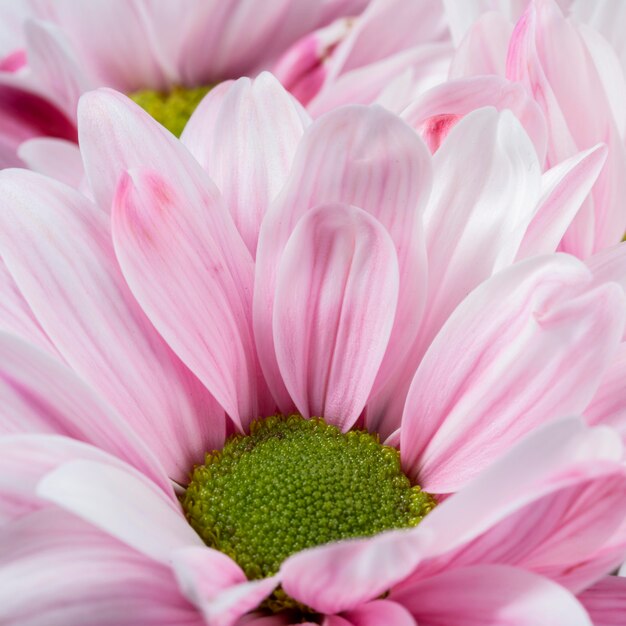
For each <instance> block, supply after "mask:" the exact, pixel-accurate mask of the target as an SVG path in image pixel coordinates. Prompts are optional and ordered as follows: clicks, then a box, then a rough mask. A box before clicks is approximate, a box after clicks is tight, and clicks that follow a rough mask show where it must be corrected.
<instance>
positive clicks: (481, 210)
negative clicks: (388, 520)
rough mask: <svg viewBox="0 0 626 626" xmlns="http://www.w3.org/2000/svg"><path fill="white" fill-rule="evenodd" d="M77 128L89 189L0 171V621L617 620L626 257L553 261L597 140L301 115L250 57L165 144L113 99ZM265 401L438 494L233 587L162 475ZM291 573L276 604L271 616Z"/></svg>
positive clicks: (493, 122) (176, 476)
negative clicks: (586, 143) (551, 146)
mask: <svg viewBox="0 0 626 626" xmlns="http://www.w3.org/2000/svg"><path fill="white" fill-rule="evenodd" d="M79 135H80V142H81V149H82V155H83V160H84V169H85V173H86V178H87V181H88V183H89V194H90V195H91V196H92V197H93V201H92V200H90V199H89V198H88V197H87V196H86V195H83V194H81V193H79V192H78V191H76V190H75V189H72V188H71V187H70V186H66V185H65V184H63V183H60V182H56V181H54V180H52V179H51V178H47V177H44V176H41V175H40V174H36V173H33V172H28V171H22V170H6V171H4V172H2V173H1V174H0V252H1V254H2V259H3V263H4V265H3V266H2V281H3V290H2V292H3V299H2V305H1V307H0V329H2V334H0V399H1V401H2V406H3V407H5V410H4V411H3V412H2V413H1V414H0V429H1V431H2V432H3V433H4V436H3V437H2V438H0V448H1V451H0V465H1V466H2V472H0V476H2V481H1V482H0V520H1V521H2V523H3V533H2V538H1V539H0V542H2V548H1V549H0V600H1V602H0V606H1V607H2V609H0V610H1V611H2V612H3V618H4V620H5V621H6V622H7V623H8V624H25V623H30V624H42V625H43V624H45V625H46V626H48V625H50V624H52V625H55V624H59V625H61V624H63V625H64V626H66V625H68V624H69V625H71V624H84V623H86V622H90V623H94V624H102V625H104V624H111V625H113V624H115V625H119V624H122V625H123V624H137V623H142V624H172V623H176V624H186V623H189V624H200V623H207V624H211V625H213V624H217V625H219V626H227V625H230V624H239V625H243V624H256V625H257V626H262V625H263V624H265V625H266V626H268V625H279V624H289V623H293V620H294V619H296V620H298V619H299V618H298V616H300V617H302V616H303V615H306V616H309V617H310V616H311V613H314V614H315V616H316V617H315V618H316V619H317V618H319V619H320V620H323V622H324V623H325V624H326V626H346V625H353V626H360V625H365V624H371V625H375V624H381V625H382V624H396V625H398V626H404V625H405V624H406V625H408V626H413V625H414V624H416V623H419V624H420V625H421V626H423V625H433V626H435V625H438V624H451V623H457V624H463V623H468V624H470V623H476V622H480V623H484V624H490V623H491V624H500V623H503V622H504V621H506V622H508V623H515V624H537V623H546V624H548V623H551V624H563V625H564V626H576V625H578V624H580V625H587V624H589V623H590V621H589V617H588V613H587V611H586V609H585V608H583V606H586V607H588V608H589V613H590V614H591V615H602V614H604V617H603V618H602V619H605V623H610V622H609V621H608V620H609V619H617V618H616V614H615V611H612V609H611V608H610V607H611V606H613V603H614V602H617V601H618V600H619V598H623V595H624V587H623V585H622V582H621V581H618V582H615V581H614V580H610V581H608V582H607V581H606V580H603V576H605V575H606V574H608V573H609V572H611V571H612V570H613V569H614V568H615V567H616V566H617V565H618V564H619V563H620V562H621V561H622V560H623V557H624V554H625V553H626V528H625V527H624V523H623V520H624V519H625V513H626V497H625V496H626V473H625V470H624V466H623V464H622V454H623V450H622V442H621V440H620V436H619V433H618V429H621V430H622V432H623V428H621V426H622V425H623V423H624V422H623V415H621V414H620V412H619V410H618V407H619V406H620V405H623V403H622V402H620V400H621V398H623V390H622V388H621V386H619V385H616V384H615V381H616V380H617V378H618V377H619V373H620V372H622V371H623V367H624V365H623V364H624V361H625V359H624V358H623V350H622V345H623V344H622V343H621V341H622V338H623V335H624V325H625V318H626V311H625V308H624V304H625V298H626V296H625V295H624V291H623V287H622V286H621V285H620V284H617V283H616V282H614V280H615V279H616V278H617V280H618V281H619V280H623V276H624V275H625V274H624V272H623V271H621V268H623V264H624V261H623V257H624V256H625V254H624V248H623V247H621V246H620V247H618V248H616V249H614V250H609V251H606V252H604V253H603V254H602V255H600V256H597V257H595V258H594V259H592V260H591V261H590V262H589V264H588V265H585V264H584V263H582V262H581V261H579V260H578V259H576V258H574V257H571V256H568V255H564V254H543V253H548V252H551V251H552V250H554V248H555V247H556V245H557V244H558V241H559V240H560V236H559V233H560V232H561V230H562V229H563V228H566V227H567V216H571V214H572V207H574V206H576V205H577V204H580V203H581V202H582V201H583V200H584V197H585V195H586V193H587V192H588V189H589V187H590V185H591V184H593V180H595V176H597V172H598V169H599V167H600V166H601V163H602V161H603V158H604V156H605V155H604V153H603V152H602V150H599V149H598V150H595V151H591V152H589V153H586V154H585V155H583V156H581V157H580V158H577V159H574V160H573V161H569V162H566V163H564V164H561V165H559V166H558V169H557V170H555V171H551V172H549V174H550V176H549V177H548V178H545V177H544V179H543V180H542V176H541V174H540V167H539V164H538V160H537V155H536V152H535V150H534V148H533V145H532V142H531V140H530V139H529V137H528V136H527V134H526V133H525V132H524V130H523V128H522V126H521V125H520V124H519V122H517V120H516V119H515V117H514V116H513V115H512V114H511V113H509V112H506V111H505V112H501V113H499V112H497V111H495V110H493V109H480V110H477V111H475V112H473V113H471V114H469V115H467V116H465V117H464V118H463V119H462V120H461V121H459V123H458V124H456V125H455V127H454V128H453V129H452V131H451V132H450V133H449V135H448V136H447V138H446V139H445V140H444V141H443V143H442V145H441V147H440V148H439V150H437V153H436V154H435V155H434V156H431V154H430V152H429V151H428V149H427V148H426V146H425V145H424V144H423V143H422V142H421V140H420V139H419V137H418V135H417V133H416V132H415V131H414V130H413V129H411V128H410V127H409V126H408V125H406V124H405V123H404V122H403V121H402V120H400V119H399V118H398V117H396V116H395V115H393V114H391V113H389V112H387V111H385V110H383V109H381V108H379V107H371V108H370V107H362V106H352V107H346V108H343V109H338V110H336V111H333V112H331V113H329V114H328V115H326V116H323V117H321V118H320V119H318V120H316V121H315V122H311V120H310V119H309V118H308V116H307V115H306V114H305V113H304V111H303V110H302V108H301V107H300V106H299V105H298V104H297V103H296V102H295V101H294V99H293V98H292V97H290V96H289V95H288V94H287V93H286V92H285V91H284V90H282V88H281V87H280V85H278V83H277V82H276V81H275V80H274V79H273V78H272V77H271V76H270V75H268V74H262V75H261V76H259V77H258V78H257V79H256V80H255V81H249V80H248V79H242V80H240V81H237V82H235V83H232V84H227V85H224V87H222V88H220V89H218V90H214V91H213V92H212V93H211V94H210V96H209V97H208V98H206V99H205V100H204V101H203V103H202V105H201V106H200V107H199V108H198V110H197V111H196V113H194V116H193V117H192V119H191V120H190V123H189V125H188V126H187V128H186V129H185V132H184V133H183V136H182V140H181V141H178V140H177V139H175V138H174V137H173V136H172V135H171V134H170V133H168V132H167V131H165V130H164V129H163V128H162V127H161V126H159V125H158V124H157V123H156V122H155V121H154V120H153V119H152V118H150V116H148V115H147V114H146V113H145V112H144V111H142V110H141V109H140V108H139V107H137V106H136V105H134V104H133V103H132V102H130V101H129V100H128V99H127V98H125V97H124V96H122V95H120V94H118V93H116V92H113V91H110V90H101V91H99V92H94V93H90V94H87V95H85V96H83V98H82V100H81V103H80V107H79ZM226 139H227V140H226ZM581 164H584V166H583V165H581ZM542 183H543V190H542ZM548 183H549V184H548ZM557 190H558V191H557ZM550 207H551V210H548V209H549V208H550ZM564 207H565V208H564ZM552 209H553V210H552ZM554 214H556V215H558V216H559V218H558V219H554V220H550V219H548V217H547V216H552V215H554ZM542 219H545V220H547V221H545V222H542V221H541V220H542ZM540 224H545V228H539V227H538V225H540ZM530 251H532V253H533V255H534V254H536V253H538V252H539V253H542V254H541V255H540V256H533V258H526V257H527V253H530ZM514 261H519V262H517V263H515V264H513V262H514ZM416 355H418V356H416ZM407 379H408V380H409V382H410V388H409V390H408V393H407V391H406V389H405V381H406V380H407ZM622 379H623V378H622ZM276 411H279V412H281V413H283V414H288V413H290V412H297V413H299V414H301V415H302V416H304V417H305V418H310V417H313V416H319V417H323V418H324V419H325V420H326V422H328V423H330V424H333V425H335V426H337V427H338V428H339V429H341V430H342V431H343V432H347V431H349V430H350V429H351V428H353V427H355V426H357V427H361V428H365V429H366V430H368V431H370V432H375V433H380V434H381V435H382V436H383V438H386V439H387V442H388V443H389V444H390V445H393V446H398V445H399V447H400V450H401V460H402V465H403V470H404V472H405V473H406V475H407V476H408V477H410V478H411V480H413V481H414V482H415V481H417V482H418V483H419V484H420V485H421V486H422V488H423V489H424V490H425V491H426V492H429V493H431V494H434V496H436V498H437V500H438V502H439V503H438V504H437V506H436V508H435V509H434V510H433V511H432V512H430V513H429V514H428V515H427V516H426V517H425V519H424V520H423V521H422V522H421V523H420V524H419V525H418V526H415V527H414V528H411V529H409V530H391V531H388V532H383V533H378V534H375V535H373V536H371V537H368V538H354V539H351V540H349V541H342V542H334V543H329V544H326V545H322V546H318V547H313V548H311V549H309V550H304V551H297V552H296V553H295V554H292V555H291V556H289V558H287V559H286V560H284V561H283V562H282V563H281V564H280V567H279V568H278V569H277V571H275V572H273V573H272V575H270V576H266V577H264V578H258V579H253V580H247V578H246V575H245V574H244V571H243V569H242V567H243V566H242V567H240V566H239V565H238V564H237V563H236V562H235V561H234V560H233V559H232V558H230V557H229V556H227V555H226V554H224V553H222V552H219V551H217V550H215V549H213V548H211V547H209V546H206V545H204V544H203V542H202V541H201V539H200V538H199V536H198V535H197V534H196V533H195V532H194V531H193V530H192V528H191V526H190V525H189V524H188V522H187V521H186V518H185V515H184V514H183V512H182V510H181V506H180V504H179V501H178V498H177V496H176V493H175V490H174V489H173V487H172V484H174V485H176V483H178V486H179V487H177V490H178V491H180V490H181V489H180V486H181V485H182V486H185V485H187V483H188V481H189V472H190V471H191V469H192V467H193V465H194V463H198V462H201V461H202V457H203V453H204V452H207V451H211V450H219V449H221V448H222V447H223V446H224V445H225V440H226V437H227V436H228V435H230V434H231V433H234V432H238V433H248V432H249V430H250V424H251V422H252V420H254V419H256V418H258V417H265V416H268V415H272V414H273V413H275V412H276ZM571 415H583V416H584V417H585V418H586V419H587V420H588V422H589V423H593V424H605V423H610V424H611V425H612V426H613V427H615V429H613V428H610V427H607V426H605V425H600V426H594V427H589V426H588V425H584V424H583V422H582V420H581V419H580V418H570V419H564V418H567V417H568V416H571ZM259 479H261V477H259ZM172 481H175V483H173V482H172ZM287 504H290V503H287ZM320 510H323V509H320ZM188 513H189V512H188ZM296 513H298V511H296ZM598 581H600V582H598ZM278 586H280V587H281V589H282V592H283V593H285V594H287V595H288V596H289V598H291V601H297V602H299V603H300V608H296V609H295V614H294V610H293V606H294V605H293V604H292V605H290V606H292V610H291V612H290V611H284V612H280V613H276V614H272V615H267V614H265V607H266V606H267V605H266V604H263V603H264V602H265V601H266V598H268V596H271V595H272V594H274V593H275V590H276V588H277V587H278ZM576 596H579V598H580V600H579V599H577V598H576ZM602 598H608V600H607V599H605V600H602ZM301 605H305V606H306V607H308V609H307V611H306V612H305V613H302V612H300V613H298V611H302V610H303V609H302V606H301ZM599 623H602V622H599Z"/></svg>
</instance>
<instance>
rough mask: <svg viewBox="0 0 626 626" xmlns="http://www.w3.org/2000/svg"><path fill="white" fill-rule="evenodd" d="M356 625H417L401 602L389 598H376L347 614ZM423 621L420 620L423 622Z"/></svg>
mask: <svg viewBox="0 0 626 626" xmlns="http://www.w3.org/2000/svg"><path fill="white" fill-rule="evenodd" d="M345 616H346V618H347V619H348V620H350V623H351V624H354V626H389V624H393V626H417V623H416V621H415V620H414V619H413V618H412V617H411V614H410V613H409V612H408V611H407V610H406V609H405V608H404V607H403V606H402V605H400V604H397V603H395V602H390V601H389V600H374V602H369V603H367V604H362V605H361V606H359V607H357V608H355V609H352V610H351V611H348V612H347V613H346V614H345ZM421 623H422V622H420V624H421Z"/></svg>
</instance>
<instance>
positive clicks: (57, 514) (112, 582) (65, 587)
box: [0, 509, 204, 626]
mask: <svg viewBox="0 0 626 626" xmlns="http://www.w3.org/2000/svg"><path fill="white" fill-rule="evenodd" d="M0 604H1V605H2V623H3V624H4V625H6V626H85V625H86V624H89V625H90V626H137V625H138V624H150V625H154V626H172V624H176V625H177V626H201V625H202V624H203V623H204V622H203V620H202V619H201V617H200V615H199V613H198V612H197V611H196V610H194V608H193V606H192V605H191V604H190V603H189V602H188V601H187V600H186V599H185V598H184V596H183V595H182V594H181V593H180V591H179V590H178V588H177V585H176V581H175V579H174V577H173V575H172V571H171V569H170V568H169V567H167V566H165V565H162V564H160V563H157V562H156V561H153V560H151V559H148V558H147V557H145V556H143V555H142V554H139V553H138V552H136V551H135V550H132V549H130V548H128V547H126V546H124V545H123V544H121V543H120V542H119V541H116V540H115V539H113V538H112V537H109V536H107V535H105V534H104V533H102V532H100V531H99V530H97V529H95V528H93V527H92V526H89V525H88V524H86V523H84V522H83V521H82V520H79V519H77V518H76V517H74V516H71V515H69V514H68V513H65V512H64V511H60V510H58V509H47V510H43V511H38V512H36V513H33V514H31V515H29V516H27V517H24V518H22V519H20V520H17V521H15V522H13V523H12V524H10V525H8V526H5V527H4V528H3V531H2V535H1V536H0Z"/></svg>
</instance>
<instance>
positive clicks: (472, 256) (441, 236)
mask: <svg viewBox="0 0 626 626" xmlns="http://www.w3.org/2000/svg"><path fill="white" fill-rule="evenodd" d="M434 165H435V179H434V185H433V192H432V195H431V200H430V202H429V204H428V207H427V209H426V214H425V222H426V242H427V246H428V264H429V274H428V282H429V287H430V288H429V304H428V307H427V321H426V322H425V324H426V325H427V328H426V329H424V330H423V332H427V335H428V336H429V337H432V334H434V333H435V332H436V331H437V330H438V329H439V328H440V327H441V324H442V323H443V321H445V319H447V317H448V316H449V314H450V313H451V312H452V310H453V309H454V307H455V306H456V305H457V304H458V303H459V302H460V301H461V299H462V298H463V297H465V296H466V295H467V294H468V293H469V292H470V291H471V290H472V289H473V288H474V287H475V286H476V285H477V284H479V283H480V282H481V281H483V280H485V279H486V278H488V277H489V276H490V275H491V274H492V273H493V272H494V270H496V269H499V268H501V267H506V266H507V265H508V264H509V263H510V262H511V261H512V260H513V258H514V256H515V252H516V250H517V247H518V246H519V244H520V242H521V238H522V235H523V231H520V229H521V228H522V227H523V226H525V225H527V224H528V223H529V221H530V219H531V217H532V210H533V207H534V205H535V203H536V201H537V198H538V197H539V188H540V167H539V163H538V161H537V155H536V153H535V150H534V148H533V145H532V143H531V142H530V140H529V138H528V136H527V135H526V133H525V132H524V130H523V129H522V127H521V125H520V123H519V122H518V121H517V119H516V118H515V117H514V116H513V114H512V113H511V112H509V111H503V112H501V113H498V112H497V111H495V110H494V109H492V108H485V109H479V110H477V111H474V112H473V113H470V114H469V115H467V116H466V117H464V118H463V120H461V121H460V122H459V123H458V124H457V125H456V126H455V127H454V128H453V129H452V131H450V134H449V136H448V138H447V139H446V140H445V141H444V143H443V145H442V146H441V148H440V149H439V150H438V151H437V153H436V154H435V156H434Z"/></svg>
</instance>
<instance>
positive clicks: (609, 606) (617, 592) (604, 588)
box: [578, 576, 626, 626]
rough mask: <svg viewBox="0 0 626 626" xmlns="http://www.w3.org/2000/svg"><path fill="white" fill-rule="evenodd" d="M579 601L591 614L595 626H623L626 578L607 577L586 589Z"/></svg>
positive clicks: (625, 604) (625, 610)
mask: <svg viewBox="0 0 626 626" xmlns="http://www.w3.org/2000/svg"><path fill="white" fill-rule="evenodd" d="M578 598H579V600H580V601H581V602H582V604H583V606H584V607H585V608H586V609H587V611H588V612H589V615H590V616H591V619H592V621H593V624H594V626H621V625H623V624H624V615H626V578H621V577H620V576H606V577H605V578H603V579H602V580H600V581H599V582H597V583H596V584H595V585H594V586H593V587H590V588H589V589H586V590H585V591H583V592H582V593H581V594H580V595H579V596H578Z"/></svg>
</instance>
